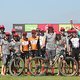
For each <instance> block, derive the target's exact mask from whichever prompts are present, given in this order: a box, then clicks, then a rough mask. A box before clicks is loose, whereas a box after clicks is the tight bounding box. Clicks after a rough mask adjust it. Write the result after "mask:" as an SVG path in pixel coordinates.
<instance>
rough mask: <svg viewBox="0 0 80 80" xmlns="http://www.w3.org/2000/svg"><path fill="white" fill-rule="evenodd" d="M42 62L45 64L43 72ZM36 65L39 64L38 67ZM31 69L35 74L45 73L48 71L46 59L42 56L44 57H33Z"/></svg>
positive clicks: (30, 64)
mask: <svg viewBox="0 0 80 80" xmlns="http://www.w3.org/2000/svg"><path fill="white" fill-rule="evenodd" d="M35 61H38V62H39V63H37V65H36V62H35ZM42 64H44V71H43V72H41V69H42ZM36 66H37V68H36ZM29 71H30V73H31V74H32V75H33V76H41V75H44V74H45V71H46V64H45V59H44V58H42V57H34V58H32V59H31V60H30V62H29ZM37 71H38V72H37Z"/></svg>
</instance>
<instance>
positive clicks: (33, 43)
mask: <svg viewBox="0 0 80 80" xmlns="http://www.w3.org/2000/svg"><path fill="white" fill-rule="evenodd" d="M29 41H30V45H31V50H38V45H37V42H38V37H36V38H33V37H30V38H29Z"/></svg>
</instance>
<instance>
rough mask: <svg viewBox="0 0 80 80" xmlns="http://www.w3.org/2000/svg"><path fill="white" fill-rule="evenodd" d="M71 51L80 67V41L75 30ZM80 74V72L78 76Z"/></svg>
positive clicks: (71, 41)
mask: <svg viewBox="0 0 80 80" xmlns="http://www.w3.org/2000/svg"><path fill="white" fill-rule="evenodd" d="M70 51H72V57H74V58H75V59H76V61H77V62H78V66H79V51H80V39H79V38H78V36H77V32H76V30H73V37H72V39H71V40H70ZM78 69H79V68H78ZM79 74H80V73H79V72H78V75H79Z"/></svg>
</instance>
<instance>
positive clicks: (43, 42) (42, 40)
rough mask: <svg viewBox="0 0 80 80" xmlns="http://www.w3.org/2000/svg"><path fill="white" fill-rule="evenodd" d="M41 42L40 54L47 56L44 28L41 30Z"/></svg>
mask: <svg viewBox="0 0 80 80" xmlns="http://www.w3.org/2000/svg"><path fill="white" fill-rule="evenodd" d="M39 42H40V54H41V56H42V57H43V58H45V49H46V44H45V43H46V37H45V35H44V31H43V30H41V31H40V36H39Z"/></svg>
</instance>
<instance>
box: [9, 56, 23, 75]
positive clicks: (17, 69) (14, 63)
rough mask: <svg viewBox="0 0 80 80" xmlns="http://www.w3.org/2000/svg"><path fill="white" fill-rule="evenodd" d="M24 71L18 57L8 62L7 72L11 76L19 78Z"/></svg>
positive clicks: (21, 60) (21, 61)
mask: <svg viewBox="0 0 80 80" xmlns="http://www.w3.org/2000/svg"><path fill="white" fill-rule="evenodd" d="M23 69H24V61H23V59H22V58H20V57H16V58H15V59H12V60H11V61H10V65H9V72H10V74H11V75H12V76H19V75H20V74H21V73H22V71H23Z"/></svg>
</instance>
